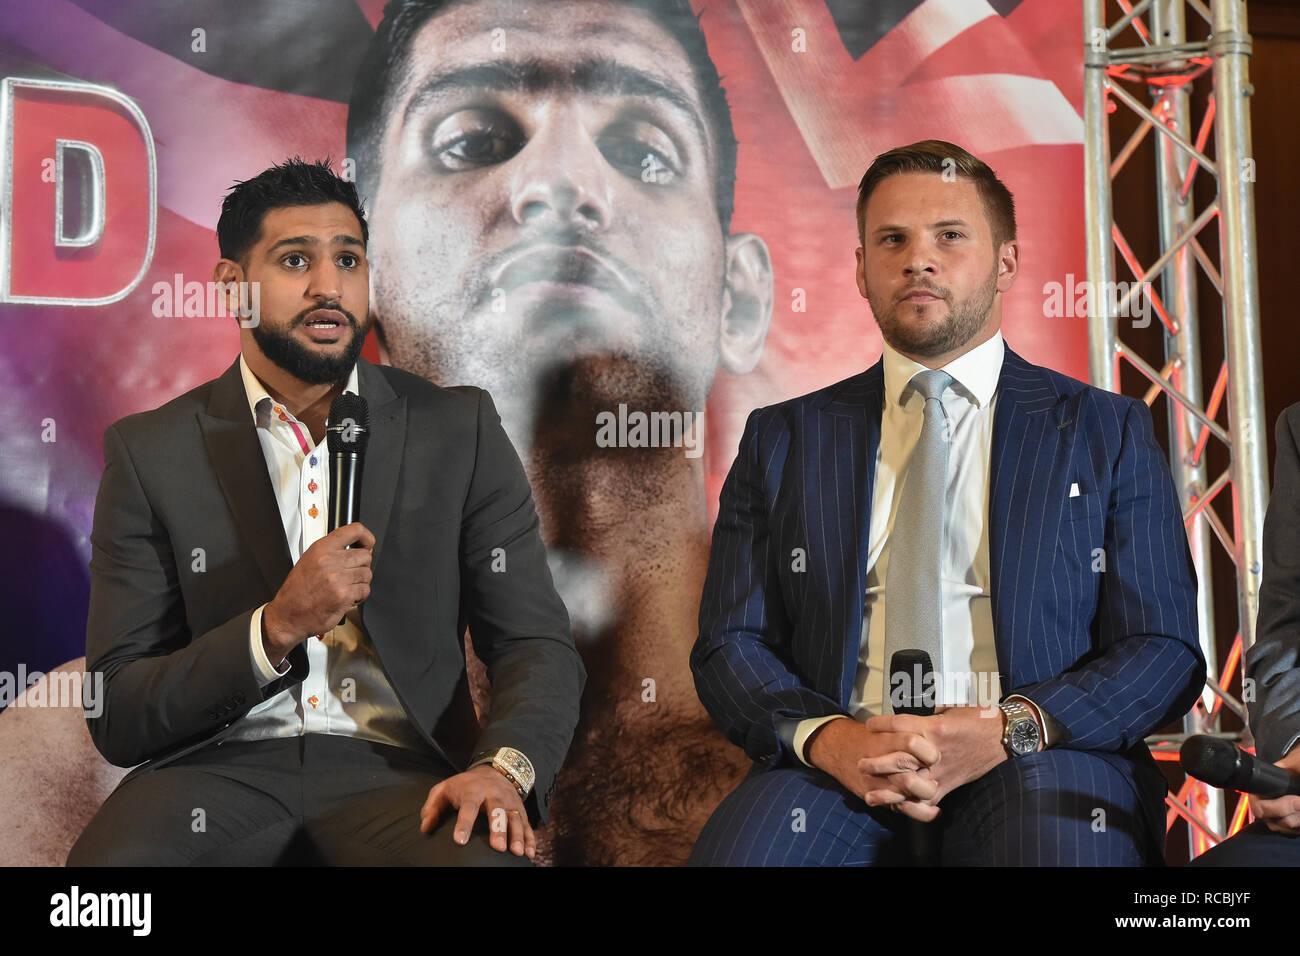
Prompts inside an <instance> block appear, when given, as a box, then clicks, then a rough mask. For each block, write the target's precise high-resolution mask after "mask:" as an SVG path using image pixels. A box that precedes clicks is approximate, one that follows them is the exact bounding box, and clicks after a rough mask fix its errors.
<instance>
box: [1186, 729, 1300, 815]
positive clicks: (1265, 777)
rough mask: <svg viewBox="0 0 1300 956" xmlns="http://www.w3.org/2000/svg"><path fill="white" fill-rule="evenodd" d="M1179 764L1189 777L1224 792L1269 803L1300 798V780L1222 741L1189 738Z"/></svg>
mask: <svg viewBox="0 0 1300 956" xmlns="http://www.w3.org/2000/svg"><path fill="white" fill-rule="evenodd" d="M1178 762H1179V763H1180V764H1182V767H1183V770H1184V771H1186V772H1187V773H1188V775H1190V776H1193V777H1195V778H1196V779H1197V780H1202V781H1204V782H1205V783H1208V784H1210V786H1213V787H1219V788H1220V789H1222V790H1239V791H1241V792H1242V793H1253V794H1255V795H1256V796H1258V797H1264V798H1265V799H1267V800H1275V799H1277V798H1278V797H1286V796H1297V797H1300V776H1297V775H1296V774H1294V773H1290V772H1289V771H1286V770H1283V769H1282V768H1281V767H1275V766H1273V765H1272V764H1271V763H1265V762H1264V761H1263V760H1260V759H1259V758H1258V757H1254V756H1252V755H1250V754H1248V753H1246V751H1244V750H1242V749H1241V748H1240V747H1237V746H1235V745H1234V744H1233V743H1232V741H1230V740H1224V739H1223V738H1221V737H1211V736H1208V735H1207V734H1197V735H1196V736H1194V737H1188V738H1187V740H1186V741H1184V742H1183V746H1182V748H1181V750H1179V753H1178Z"/></svg>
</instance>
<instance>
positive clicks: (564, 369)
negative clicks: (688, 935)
mask: <svg viewBox="0 0 1300 956" xmlns="http://www.w3.org/2000/svg"><path fill="white" fill-rule="evenodd" d="M674 18H676V19H674ZM683 31H691V32H693V33H694V35H695V36H697V37H700V42H699V43H698V47H697V52H696V54H695V55H696V56H697V57H701V58H707V53H706V52H705V47H704V44H703V42H702V36H701V35H700V34H699V32H698V26H697V25H696V23H695V19H694V16H693V14H691V12H690V10H689V8H688V7H687V6H685V5H684V4H658V5H654V4H646V5H643V6H638V5H635V4H615V3H609V2H600V0H595V2H592V0H582V2H553V3H546V4H535V5H532V4H518V3H509V2H502V0H482V2H461V3H456V4H452V5H450V6H449V7H447V8H446V9H445V10H442V11H439V12H437V13H436V14H434V15H433V16H432V17H430V18H429V19H427V20H426V21H425V22H424V23H423V25H422V26H421V27H420V28H419V29H418V31H416V32H414V33H413V35H411V36H410V37H409V40H408V41H407V42H408V46H407V47H406V48H405V49H404V50H398V51H395V52H398V53H400V54H401V55H402V56H403V59H402V60H401V63H402V66H403V69H402V70H401V71H400V74H399V73H398V72H397V71H394V74H395V75H394V76H393V79H392V81H391V82H390V84H389V88H388V89H387V90H386V91H385V94H384V95H383V97H382V100H381V103H380V104H375V103H373V102H371V103H366V102H364V101H360V100H359V98H358V97H357V96H355V95H354V97H353V102H352V104H351V108H352V109H353V110H357V111H360V110H365V109H367V108H370V109H374V108H375V107H376V106H379V107H380V108H379V110H378V112H379V114H380V116H381V121H380V122H379V123H378V124H376V126H375V128H374V130H373V132H372V134H371V135H370V136H369V137H368V139H367V142H366V143H365V144H364V146H363V147H362V148H361V149H357V148H356V145H359V144H356V145H354V147H353V150H352V151H353V152H354V153H359V155H357V156H356V159H357V162H358V171H359V174H360V177H359V178H360V185H361V187H362V189H363V191H365V192H366V193H367V194H368V195H369V197H370V201H371V221H372V225H373V234H372V239H371V246H370V253H371V257H372V260H373V263H374V297H373V301H374V308H375V313H376V321H377V322H378V325H379V328H380V329H381V334H382V341H383V343H384V346H385V351H386V353H387V356H388V358H389V360H390V361H391V362H392V363H393V364H394V365H396V366H398V367H400V368H405V369H407V370H411V371H416V372H418V373H420V374H422V375H424V376H425V377H427V378H429V379H430V380H432V381H435V382H439V383H443V384H452V383H461V382H469V383H473V384H475V385H479V386H482V387H485V388H487V389H488V390H489V391H490V392H491V393H492V395H493V397H494V401H495V402H496V404H497V407H498V408H499V409H500V411H501V414H502V420H503V422H504V424H505V427H506V429H507V431H508V433H509V434H510V436H511V439H512V440H513V442H514V443H515V446H516V448H517V449H518V450H519V451H520V453H521V455H522V456H523V457H524V459H525V463H526V466H527V467H528V470H529V475H530V479H531V481H532V484H533V490H534V495H535V497H536V499H537V503H538V510H539V514H540V518H541V522H542V529H543V534H544V536H545V537H546V539H547V543H548V545H549V546H550V548H551V552H552V559H553V561H552V564H553V570H554V575H555V579H556V585H557V587H558V588H559V590H560V593H561V595H562V597H564V599H565V601H566V603H567V605H568V606H569V609H570V614H571V618H572V620H573V625H574V630H575V636H576V637H577V639H578V641H579V646H580V648H581V649H582V652H583V657H584V661H585V663H586V665H587V668H588V670H589V671H590V672H591V673H592V674H593V675H594V680H593V684H594V685H595V686H594V687H593V688H592V691H591V692H590V693H589V695H588V703H587V709H586V714H585V717H584V722H583V724H582V725H581V726H580V728H579V735H578V736H579V740H578V742H577V743H576V744H575V747H574V750H573V753H572V756H571V760H570V764H569V766H570V771H569V773H568V774H567V775H566V777H565V779H564V780H562V781H561V782H560V783H559V786H558V789H557V797H556V823H555V825H554V826H552V827H551V828H550V829H549V832H548V833H547V835H546V836H547V838H548V839H546V840H544V846H545V847H546V848H547V849H548V850H549V854H550V856H551V857H552V858H553V859H556V860H558V861H560V862H570V863H572V862H597V861H599V862H615V861H618V860H624V861H628V862H632V861H645V860H647V859H653V858H654V857H655V856H656V854H657V855H659V857H660V858H661V859H662V858H663V857H664V856H667V857H668V858H669V859H673V860H678V859H684V856H685V853H686V852H687V851H688V850H689V845H690V840H691V838H692V837H693V834H694V832H695V830H697V829H698V827H699V826H700V825H702V823H703V822H704V819H705V817H706V816H707V813H708V812H709V810H710V809H711V807H712V806H713V805H714V804H716V802H717V800H718V799H719V798H720V796H721V794H722V792H723V791H724V790H725V789H726V787H727V786H729V785H730V783H731V782H733V778H732V773H731V772H730V771H731V770H732V769H736V770H738V769H739V767H740V765H741V764H743V759H742V758H741V757H740V755H739V753H738V751H736V749H735V748H734V747H732V746H731V745H729V744H727V743H726V742H725V741H724V740H723V739H722V738H721V736H720V735H719V734H718V733H717V732H716V731H714V730H713V729H712V728H711V727H710V725H709V721H708V718H707V716H706V715H705V714H704V713H703V710H702V708H701V707H700V706H699V704H698V701H697V700H696V699H695V695H694V692H693V688H692V686H691V678H690V674H689V671H688V669H687V667H686V658H687V655H688V653H689V650H690V645H691V643H692V642H693V640H694V637H695V627H694V616H695V607H694V606H695V604H696V603H697V602H698V594H699V589H700V585H701V574H702V569H703V558H704V555H705V553H706V550H707V529H706V527H705V521H704V515H705V512H704V504H705V488H704V482H703V470H702V462H701V461H700V460H699V458H700V453H701V451H702V447H701V443H702V441H703V434H702V433H703V429H702V428H701V427H699V420H700V419H699V416H701V415H702V413H703V411H704V407H705V402H706V399H707V396H708V393H709V390H710V387H711V385H712V382H713V379H714V375H715V373H716V371H717V369H718V367H719V365H721V366H722V367H724V368H726V369H727V370H728V371H730V372H733V373H746V372H749V371H750V370H751V369H752V368H753V367H754V365H755V363H756V362H757V361H758V359H759V357H760V354H761V351H762V346H763V341H764V338H765V337H766V334H767V330H768V324H769V322H770V319H771V311H772V274H771V264H770V258H769V255H768V252H767V248H766V246H765V245H764V243H763V242H762V240H761V239H760V238H758V237H757V236H754V235H750V234H741V235H728V234H727V231H726V230H727V227H728V225H729V222H727V221H725V220H729V219H730V207H731V199H732V197H731V195H730V191H731V188H732V186H731V182H732V178H733V177H734V169H732V168H730V164H731V163H732V162H733V160H732V159H731V158H730V157H731V156H733V155H734V154H733V153H728V152H726V151H725V148H724V143H723V138H724V137H730V136H731V135H732V133H731V125H730V122H729V120H730V116H729V113H728V114H726V116H725V117H724V116H720V115H719V114H718V113H717V112H715V111H717V110H719V109H722V110H726V109H727V107H726V105H725V102H723V101H722V100H721V98H720V97H718V96H716V90H717V86H718V84H717V81H716V79H715V80H713V81H712V83H713V89H714V91H715V98H714V100H713V101H712V102H709V101H708V100H707V91H706V90H705V89H704V87H703V83H702V82H701V81H700V80H699V79H698V78H697V75H698V73H699V72H701V71H700V69H699V68H700V66H701V64H699V63H696V62H693V61H692V59H691V56H690V55H689V54H688V53H687V50H686V47H685V46H684V45H683V43H682V42H681V41H680V40H679V39H678V35H679V34H680V33H682V32H683ZM390 55H391V54H390ZM708 67H709V70H712V64H711V63H709V64H708ZM724 119H725V120H726V122H725V123H724V122H721V120H724ZM724 157H726V158H724ZM720 167H725V168H720ZM622 410H626V411H627V413H629V414H630V415H632V416H637V415H641V416H650V415H663V416H677V421H683V425H682V426H679V427H678V432H677V433H676V434H674V433H673V431H672V426H670V427H669V428H668V429H667V431H666V433H665V434H661V435H654V436H651V438H650V440H651V441H652V442H653V444H654V446H655V447H653V448H647V447H636V445H637V443H636V441H635V439H634V438H633V439H631V440H627V435H626V432H627V429H623V430H622V431H619V429H618V428H611V429H609V430H608V432H607V433H606V434H602V432H601V429H600V428H599V423H600V422H601V420H602V416H611V417H614V416H616V414H619V413H621V412H622ZM624 417H626V414H625V415H624ZM685 423H691V424H690V425H689V426H688V425H687V424H685ZM610 435H613V436H614V440H612V441H610V440H606V439H607V438H608V437H609V436H610ZM659 438H666V439H667V441H665V442H663V443H662V445H661V443H660V441H658V440H657V439H659ZM674 443H675V444H676V447H673V445H674ZM687 443H690V444H691V445H693V448H687V447H685V445H686V444H687ZM664 445H666V446H667V447H663V446H664ZM692 451H693V452H694V454H692V453H691V452H692ZM629 532H631V533H629ZM664 605H666V607H665V606H664ZM471 637H472V635H471ZM647 682H648V685H647ZM647 686H649V687H650V688H653V689H652V690H651V691H650V693H649V698H648V700H642V699H640V695H641V694H642V693H643V692H644V691H645V689H646V687H647ZM660 695H662V699H661V696H660ZM487 696H488V691H487V690H486V688H481V697H482V698H483V699H482V700H481V703H482V705H483V706H490V705H489V703H488V701H487V700H486V697H487ZM629 703H630V704H632V705H633V706H631V707H629V706H628V704H629ZM646 704H654V705H656V706H645V705H646ZM615 741H617V744H615V743H614V742H615ZM669 741H672V742H673V743H672V745H669V743H668V742H669ZM688 750H694V751H696V752H697V753H701V754H702V755H704V756H705V757H706V758H707V759H709V762H710V763H711V765H712V766H713V767H714V768H715V770H714V772H713V773H711V774H708V775H701V774H698V773H696V774H691V775H689V776H687V775H685V774H684V771H683V763H682V759H681V756H682V754H683V753H685V752H687V751H688ZM663 791H669V792H675V793H677V794H679V795H680V794H683V793H685V794H688V796H687V797H686V798H685V799H683V800H682V804H683V807H684V809H682V808H679V809H678V816H679V820H677V821H674V823H673V825H670V826H665V825H664V822H665V821H664V820H663V815H662V813H661V808H662V806H663V800H662V792H663ZM633 818H637V821H636V822H633ZM655 830H658V831H660V833H659V834H658V839H657V840H656V839H655V838H654V837H653V836H652V837H651V839H649V840H647V839H646V837H647V834H653V832H654V831H655ZM663 831H669V832H668V833H665V832H663ZM670 846H671V849H668V848H669V847H670Z"/></svg>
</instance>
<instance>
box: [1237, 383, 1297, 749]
mask: <svg viewBox="0 0 1300 956" xmlns="http://www.w3.org/2000/svg"><path fill="white" fill-rule="evenodd" d="M1263 550H1264V569H1263V570H1264V574H1263V577H1262V579H1261V580H1260V584H1259V614H1258V616H1257V619H1256V623H1255V646H1254V647H1252V648H1251V649H1250V651H1249V652H1247V654H1246V676H1247V677H1248V678H1250V679H1252V680H1253V681H1254V690H1255V699H1254V700H1253V701H1250V700H1249V698H1248V703H1247V707H1248V709H1249V711H1250V730H1251V733H1253V734H1254V735H1255V751H1256V753H1258V754H1259V756H1260V757H1262V758H1263V759H1265V760H1267V761H1268V762H1269V763H1276V762H1277V761H1279V760H1281V759H1282V755H1283V753H1284V752H1285V751H1286V748H1287V745H1288V744H1290V743H1291V741H1292V740H1294V739H1295V738H1296V737H1297V736H1300V403H1296V404H1295V405H1292V406H1291V407H1290V408H1288V409H1286V410H1285V411H1283V412H1282V414H1281V415H1280V416H1278V419H1277V464H1276V465H1275V467H1274V469H1273V494H1272V496H1271V497H1270V498H1269V503H1268V512H1267V513H1266V515H1265V517H1264V541H1263Z"/></svg>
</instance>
